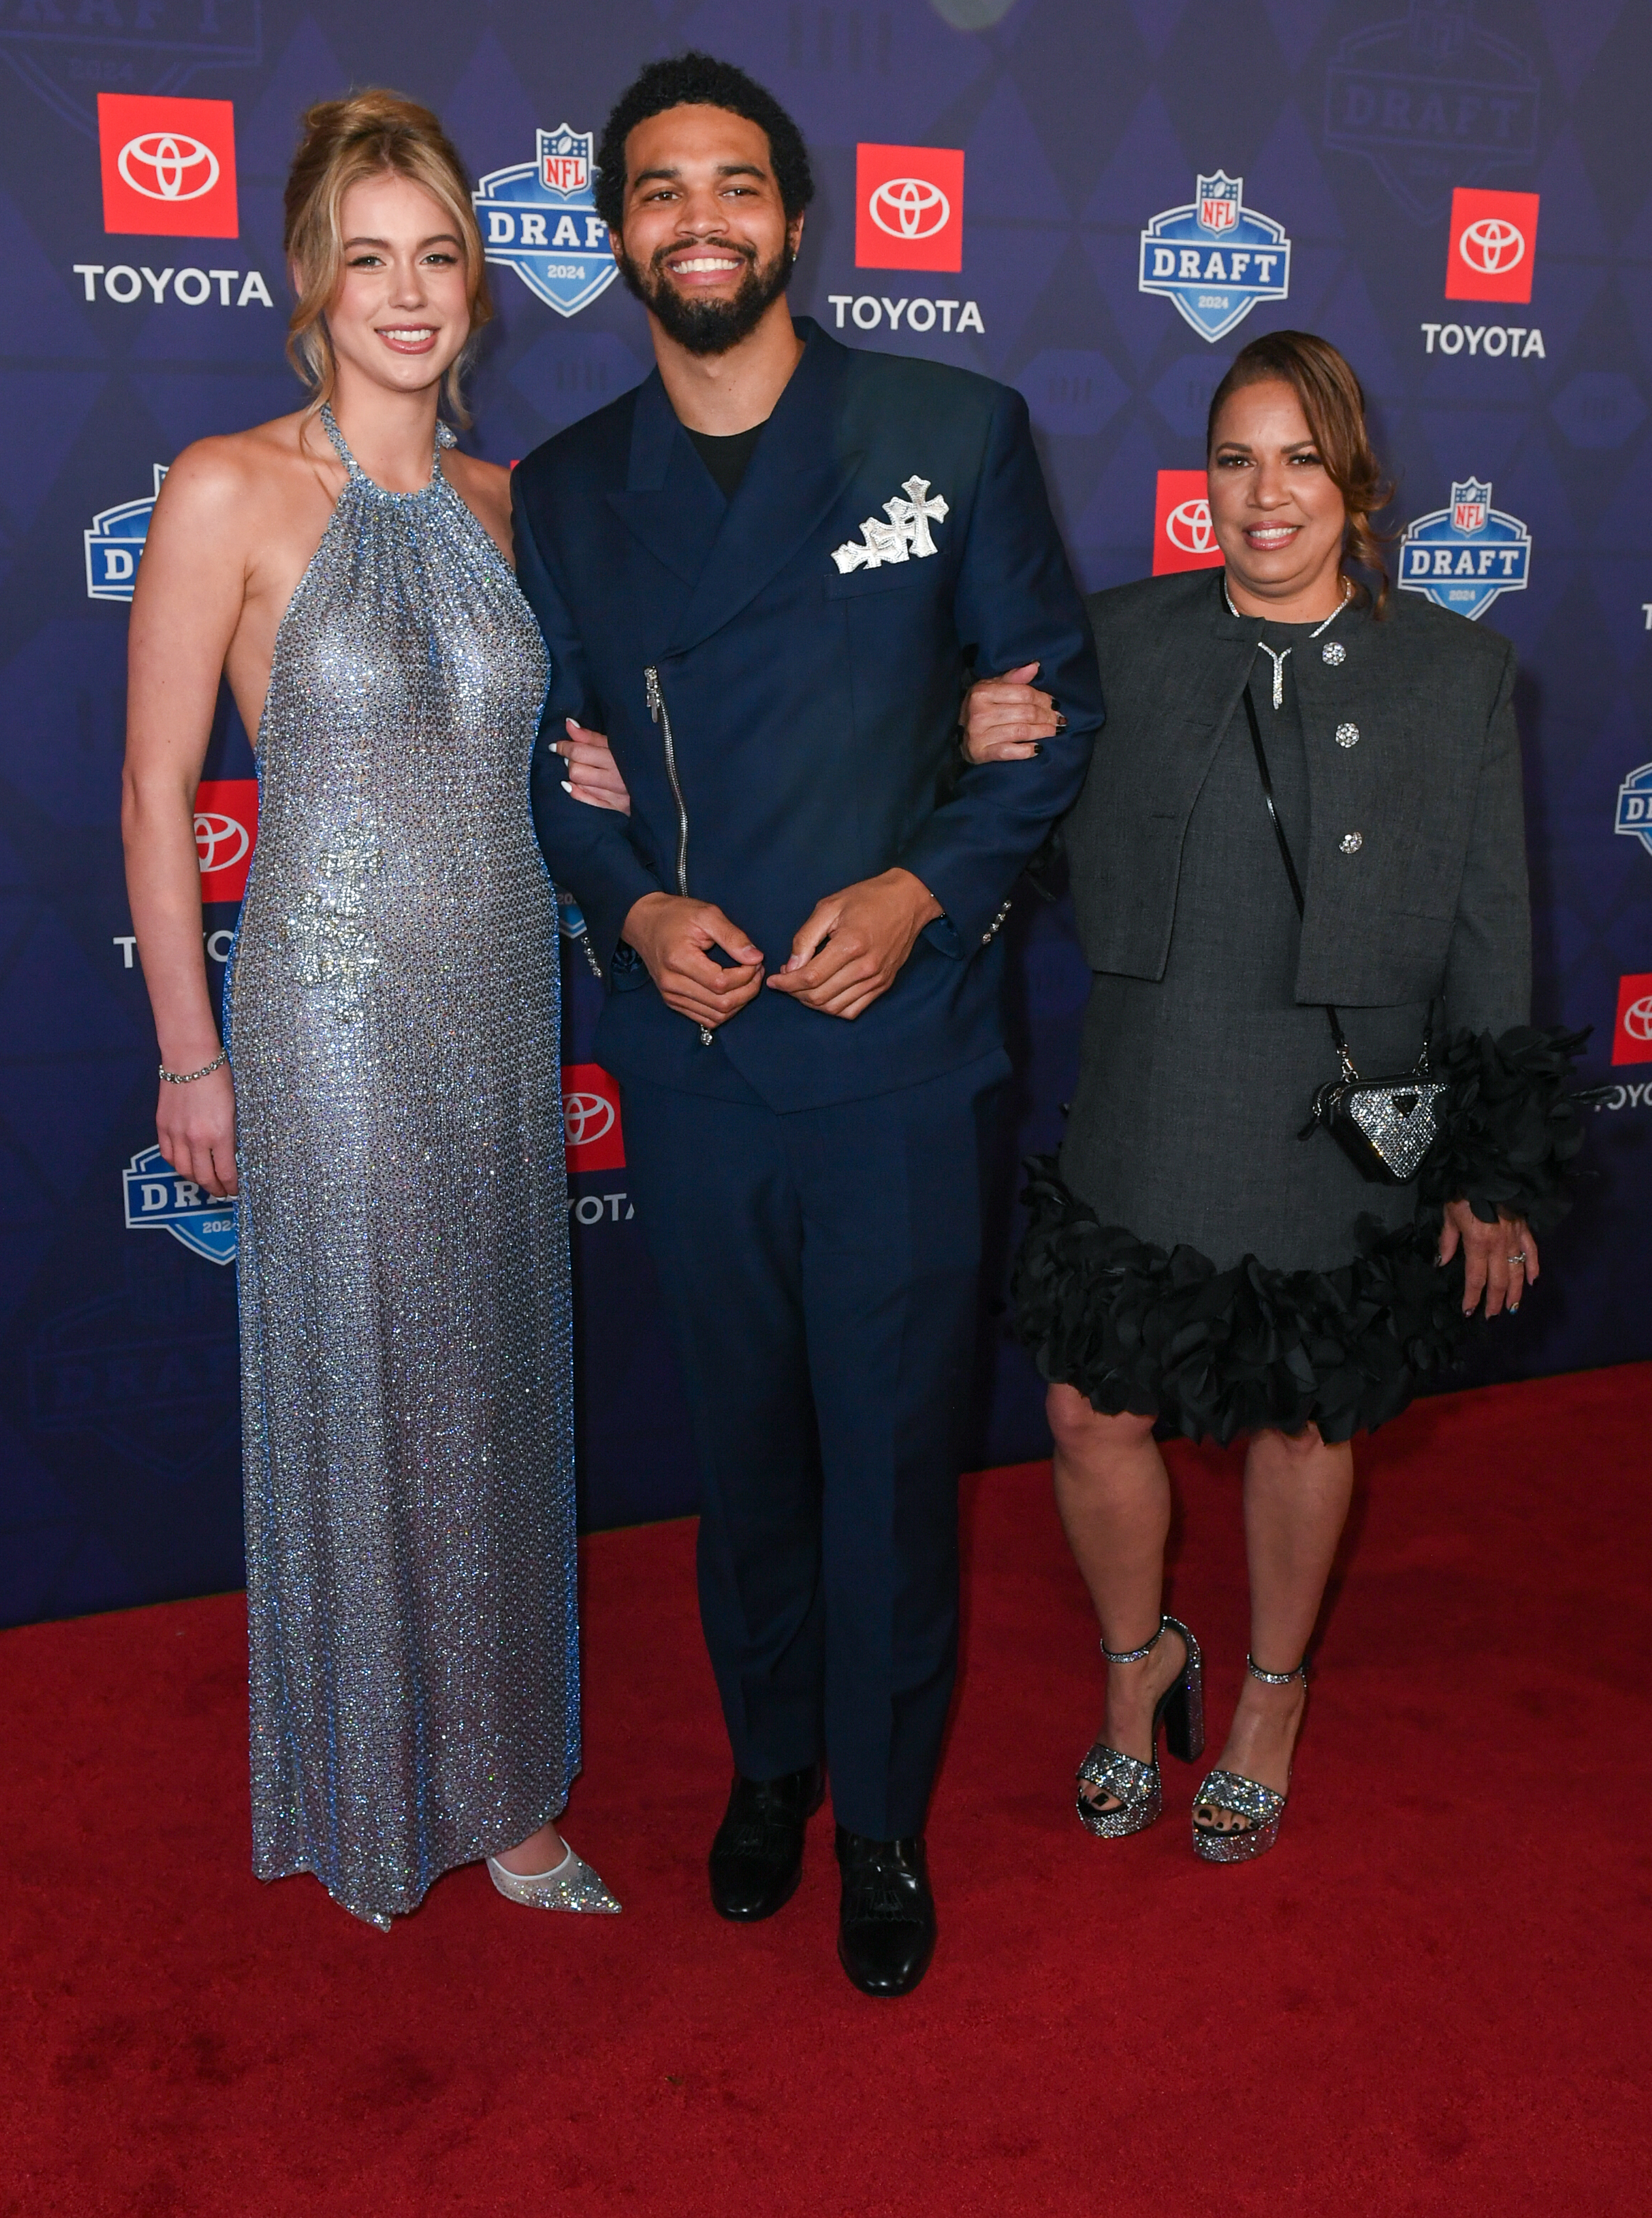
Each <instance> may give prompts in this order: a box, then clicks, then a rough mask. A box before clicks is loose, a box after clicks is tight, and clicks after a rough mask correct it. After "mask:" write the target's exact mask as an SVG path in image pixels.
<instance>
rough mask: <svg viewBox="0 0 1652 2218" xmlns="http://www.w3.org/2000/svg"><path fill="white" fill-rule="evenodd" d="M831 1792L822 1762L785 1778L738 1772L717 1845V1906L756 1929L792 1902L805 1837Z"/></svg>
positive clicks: (714, 1906) (800, 1871)
mask: <svg viewBox="0 0 1652 2218" xmlns="http://www.w3.org/2000/svg"><path fill="white" fill-rule="evenodd" d="M825 1791H826V1779H825V1774H824V1773H823V1770H822V1769H821V1767H820V1765H819V1764H818V1763H811V1764H810V1765H809V1766H808V1767H807V1768H806V1769H804V1770H802V1771H788V1772H786V1774H785V1775H784V1776H783V1777H781V1778H779V1779H744V1778H742V1777H741V1775H739V1774H738V1773H737V1772H736V1775H735V1782H734V1790H733V1792H732V1793H731V1794H730V1796H729V1807H728V1809H727V1811H726V1812H724V1819H723V1823H722V1824H721V1825H719V1826H718V1827H717V1838H716V1839H715V1840H714V1841H713V1842H712V1843H711V1865H710V1871H711V1907H712V1909H713V1910H715V1911H716V1912H717V1916H718V1917H719V1918H737V1919H739V1920H740V1921H741V1922H742V1924H753V1923H755V1920H756V1919H758V1918H773V1915H774V1913H775V1911H777V1910H779V1908H780V1907H781V1905H783V1904H785V1903H787V1902H790V1901H791V1899H792V1896H793V1895H794V1894H795V1893H797V1891H798V1880H800V1879H801V1878H802V1877H803V1836H804V1828H805V1826H806V1825H808V1823H809V1820H810V1818H812V1817H813V1816H814V1814H815V1812H816V1811H817V1810H818V1809H819V1807H820V1805H821V1798H822V1796H823V1794H825Z"/></svg>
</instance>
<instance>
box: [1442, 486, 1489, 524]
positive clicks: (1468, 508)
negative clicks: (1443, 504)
mask: <svg viewBox="0 0 1652 2218" xmlns="http://www.w3.org/2000/svg"><path fill="white" fill-rule="evenodd" d="M1491 497H1492V489H1491V487H1490V486H1488V485H1481V483H1480V481H1479V480H1478V479H1475V478H1468V479H1465V480H1464V481H1463V484H1461V485H1454V486H1452V488H1451V522H1452V524H1453V525H1454V526H1455V528H1456V530H1458V531H1463V532H1475V531H1483V530H1485V529H1486V515H1487V510H1488V509H1489V507H1490V505H1491Z"/></svg>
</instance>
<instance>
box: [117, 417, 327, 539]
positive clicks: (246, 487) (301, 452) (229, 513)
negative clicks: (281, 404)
mask: <svg viewBox="0 0 1652 2218" xmlns="http://www.w3.org/2000/svg"><path fill="white" fill-rule="evenodd" d="M307 431H309V433H310V436H309V437H306V436H305V435H306V432H307ZM324 460H325V462H328V463H331V462H332V455H331V454H330V453H328V452H327V450H326V449H325V448H324V449H322V452H321V453H320V454H317V453H316V452H315V451H314V431H313V429H312V427H311V424H310V422H309V419H307V418H306V416H305V414H304V413H303V412H302V411H300V412H298V413H296V414H294V415H291V416H278V417H276V418H275V419H274V420H273V421H272V422H270V423H268V424H254V425H253V426H252V428H251V429H250V430H249V431H229V432H225V433H222V434H221V435H220V436H219V437H214V438H209V439H196V441H195V442H194V443H192V444H191V445H189V446H187V447H185V449H183V453H182V454H181V455H179V456H178V458H177V461H176V462H174V463H173V464H172V466H171V468H170V469H169V470H168V471H167V474H166V478H165V483H164V484H163V485H162V486H161V490H160V498H159V499H158V502H157V503H156V509H155V516H156V521H157V523H159V524H163V525H164V524H165V523H166V522H167V521H168V520H172V519H177V520H182V519H183V518H185V517H188V518H189V520H190V521H191V522H196V523H206V522H212V523H216V524H231V523H233V521H234V519H235V518H236V517H243V518H245V517H250V515H251V514H252V513H255V512H257V511H259V510H262V509H264V508H265V507H267V505H268V504H269V503H270V502H271V501H272V500H273V501H280V500H282V499H284V498H290V495H291V493H292V490H293V488H294V484H295V479H296V478H297V477H298V476H299V475H300V474H308V473H313V472H314V468H315V466H316V465H317V464H318V463H321V462H323V461H324Z"/></svg>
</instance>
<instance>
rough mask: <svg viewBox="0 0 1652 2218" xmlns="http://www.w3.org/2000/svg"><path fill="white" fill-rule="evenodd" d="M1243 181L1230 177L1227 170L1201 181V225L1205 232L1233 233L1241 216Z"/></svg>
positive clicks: (1199, 196) (1199, 193)
mask: <svg viewBox="0 0 1652 2218" xmlns="http://www.w3.org/2000/svg"><path fill="white" fill-rule="evenodd" d="M1241 182H1242V180H1241V179H1239V178H1238V177H1229V176H1228V175H1227V171H1226V170H1217V172H1216V174H1215V176H1214V177H1201V178H1200V180H1199V191H1198V201H1199V223H1200V227H1201V229H1202V230H1204V231H1232V230H1233V229H1234V227H1235V226H1237V224H1238V222H1239V185H1240V183H1241Z"/></svg>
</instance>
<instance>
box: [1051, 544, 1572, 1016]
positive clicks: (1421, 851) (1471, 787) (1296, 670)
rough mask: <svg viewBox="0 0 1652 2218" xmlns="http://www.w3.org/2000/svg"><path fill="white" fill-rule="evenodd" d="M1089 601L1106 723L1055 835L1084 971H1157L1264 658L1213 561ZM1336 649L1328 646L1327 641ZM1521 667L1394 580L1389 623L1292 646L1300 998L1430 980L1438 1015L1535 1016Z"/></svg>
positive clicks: (1375, 999) (1392, 990) (1359, 997)
mask: <svg viewBox="0 0 1652 2218" xmlns="http://www.w3.org/2000/svg"><path fill="white" fill-rule="evenodd" d="M1088 605H1089V609H1090V621H1091V623H1092V625H1093V626H1094V629H1095V634H1096V652H1097V654H1098V656H1099V658H1100V661H1101V669H1102V687H1103V689H1104V691H1105V694H1106V697H1107V724H1106V727H1105V728H1104V729H1103V731H1102V734H1101V736H1100V738H1099V739H1098V740H1097V741H1096V751H1095V754H1094V756H1093V757H1092V759H1091V763H1090V773H1089V776H1088V778H1087V779H1086V781H1085V784H1084V790H1083V792H1082V793H1081V794H1080V796H1079V797H1078V801H1077V802H1076V803H1075V804H1074V806H1073V809H1072V810H1071V814H1070V815H1068V817H1067V818H1066V820H1065V825H1064V827H1063V833H1062V836H1063V840H1064V843H1065V847H1066V850H1067V855H1068V859H1069V864H1070V870H1071V882H1072V893H1073V901H1074V905H1075V907H1076V908H1077V911H1078V933H1079V939H1080V942H1081V944H1082V945H1083V947H1084V954H1085V956H1086V957H1087V959H1088V961H1089V963H1090V968H1091V970H1111V971H1119V972H1121V973H1123V974H1124V975H1125V976H1127V977H1133V978H1162V977H1163V976H1164V964H1165V960H1166V957H1167V956H1168V955H1169V952H1170V945H1171V926H1172V924H1173V922H1174V920H1175V916H1176V895H1177V874H1178V871H1179V870H1180V866H1181V854H1182V840H1183V833H1185V831H1186V829H1187V824H1188V819H1189V816H1190V815H1191V814H1192V811H1193V805H1194V802H1195V801H1196V799H1197V798H1198V794H1199V789H1200V787H1201V785H1202V784H1203V782H1204V778H1205V776H1206V774H1207V772H1208V770H1209V767H1210V764H1211V761H1212V759H1213V757H1214V754H1215V752H1216V748H1217V745H1218V743H1219V742H1220V739H1221V736H1222V734H1223V732H1224V731H1225V730H1226V729H1227V723H1228V720H1229V719H1230V717H1232V716H1234V715H1235V714H1239V715H1241V716H1242V715H1243V713H1244V711H1243V708H1242V706H1241V704H1240V700H1239V696H1240V694H1241V692H1242V691H1243V689H1244V685H1245V678H1246V676H1247V675H1248V674H1249V672H1250V670H1251V663H1252V660H1255V661H1256V662H1257V664H1258V678H1257V683H1258V686H1261V685H1264V682H1265V681H1266V680H1267V679H1268V676H1269V666H1268V662H1267V659H1266V657H1265V656H1262V655H1258V654H1256V651H1255V647H1254V641H1255V640H1256V638H1257V636H1258V632H1259V629H1260V627H1259V625H1258V623H1256V621H1255V620H1254V619H1247V618H1245V617H1236V616H1231V615H1230V614H1229V613H1228V610H1227V605H1226V603H1225V600H1224V598H1223V594H1222V573H1221V572H1220V571H1219V570H1216V571H1213V570H1200V571H1192V572H1188V573H1183V574H1182V575H1180V576H1173V577H1168V578H1144V579H1141V580H1140V582H1139V583H1137V584H1135V585H1120V586H1116V587H1115V588H1114V589H1113V590H1112V591H1111V592H1104V593H1095V594H1092V595H1091V596H1090V601H1089V604H1088ZM1333 641H1334V642H1337V643H1339V644H1340V646H1341V647H1342V649H1343V654H1342V656H1341V658H1340V659H1339V660H1338V658H1336V657H1335V656H1334V655H1333V656H1331V657H1329V658H1326V657H1324V656H1323V655H1322V653H1321V649H1322V647H1326V646H1329V645H1331V643H1332V642H1333ZM1514 668H1515V664H1514V649H1513V647H1512V646H1511V645H1510V644H1509V642H1508V641H1507V640H1506V639H1503V638H1501V637H1500V635H1498V634H1497V633H1496V632H1494V631H1487V630H1484V629H1481V627H1480V626H1479V625H1477V624H1472V623H1468V622H1466V621H1465V620H1464V619H1463V617H1462V616H1453V615H1451V614H1450V612H1449V611H1447V610H1444V609H1440V608H1437V607H1436V606H1435V605H1434V604H1433V603H1432V601H1428V600H1426V599H1425V598H1422V597H1421V596H1419V595H1417V594H1413V593H1401V592H1396V593H1395V594H1394V596H1393V598H1392V599H1391V600H1390V603H1389V607H1388V614H1387V616H1385V617H1384V619H1383V620H1382V622H1381V623H1378V622H1377V621H1376V618H1375V617H1374V616H1373V615H1372V613H1371V611H1370V610H1369V607H1358V608H1355V607H1351V608H1347V609H1345V610H1344V611H1343V612H1342V614H1341V615H1340V616H1338V619H1337V621H1336V623H1334V624H1333V625H1332V627H1331V629H1330V630H1329V631H1328V632H1327V634H1326V637H1325V639H1324V641H1321V642H1320V643H1319V644H1317V645H1315V646H1314V647H1312V648H1311V649H1306V650H1305V649H1304V648H1301V647H1299V648H1298V649H1297V650H1296V651H1295V654H1294V655H1293V657H1292V675H1293V677H1294V678H1295V683H1296V685H1297V686H1298V689H1299V699H1300V701H1301V714H1302V728H1303V734H1304V737H1305V739H1306V741H1307V767H1308V786H1309V803H1310V809H1311V813H1312V832H1311V834H1310V837H1309V839H1308V843H1307V853H1306V854H1305V855H1304V854H1302V853H1300V852H1299V853H1298V854H1297V856H1296V866H1297V869H1298V870H1299V871H1300V872H1301V876H1302V880H1303V888H1304V891H1305V894H1306V896H1307V915H1306V918H1305V920H1304V924H1303V930H1302V952H1301V966H1300V968H1299V970H1298V972H1297V976H1296V998H1297V1000H1298V1001H1336V1002H1341V1003H1345V1004H1346V1005H1347V1006H1348V1007H1351V1008H1357V1007H1393V1006H1394V1005H1396V1004H1399V1003H1402V1002H1419V1001H1429V1000H1431V999H1432V997H1433V996H1434V995H1436V994H1440V995H1443V996H1444V1005H1445V1024H1446V1026H1447V1027H1448V1029H1450V1028H1455V1027H1456V1026H1457V1025H1467V1026H1469V1029H1470V1030H1472V1031H1474V1032H1479V1031H1481V1030H1482V1029H1489V1030H1490V1031H1492V1032H1502V1031H1504V1030H1506V1028H1507V1027H1508V1026H1509V1025H1523V1024H1525V1023H1528V1022H1529V1021H1530V1014H1531V1007H1530V1005H1531V916H1530V910H1529V906H1528V890H1527V883H1526V860H1525V822H1524V811H1523V807H1522V799H1521V786H1520V740H1519V734H1518V731H1517V730H1516V728H1515V722H1514V710H1513V707H1512V700H1511V695H1512V690H1513V685H1514ZM1261 697H1263V698H1265V694H1264V695H1262V696H1261ZM1338 734H1341V740H1342V742H1343V743H1341V744H1339V743H1338ZM1356 735H1357V736H1356ZM1263 806H1264V802H1263V799H1262V794H1261V790H1260V788H1259V786H1258V793H1257V807H1258V809H1261V808H1262V807H1263ZM1282 869H1283V865H1282V864H1281V870H1282ZM1234 898H1235V900H1236V901H1237V900H1239V899H1241V898H1242V889H1241V888H1240V887H1239V886H1237V885H1236V886H1235V889H1234Z"/></svg>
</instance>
